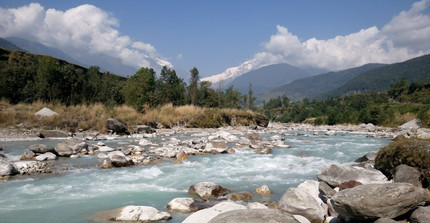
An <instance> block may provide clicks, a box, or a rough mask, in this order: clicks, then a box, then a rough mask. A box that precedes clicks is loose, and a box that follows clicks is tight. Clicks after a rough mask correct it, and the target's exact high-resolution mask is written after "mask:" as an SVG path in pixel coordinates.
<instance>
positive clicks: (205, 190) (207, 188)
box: [188, 182, 230, 199]
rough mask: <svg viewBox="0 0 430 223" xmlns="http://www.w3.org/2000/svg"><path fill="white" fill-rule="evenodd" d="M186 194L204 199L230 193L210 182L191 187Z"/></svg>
mask: <svg viewBox="0 0 430 223" xmlns="http://www.w3.org/2000/svg"><path fill="white" fill-rule="evenodd" d="M188 193H189V194H192V195H197V196H199V197H201V198H203V199H206V198H217V197H221V196H225V195H227V194H228V193H230V190H229V189H227V188H224V187H221V186H220V185H218V184H215V183H212V182H200V183H198V184H196V185H192V186H191V187H190V188H189V189H188Z"/></svg>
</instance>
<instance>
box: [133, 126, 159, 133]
mask: <svg viewBox="0 0 430 223" xmlns="http://www.w3.org/2000/svg"><path fill="white" fill-rule="evenodd" d="M154 132H155V130H154V129H152V128H151V126H147V125H137V126H135V127H133V133H138V134H151V133H154Z"/></svg>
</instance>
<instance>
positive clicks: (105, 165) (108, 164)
mask: <svg viewBox="0 0 430 223" xmlns="http://www.w3.org/2000/svg"><path fill="white" fill-rule="evenodd" d="M106 157H107V156H106ZM100 167H101V168H102V169H110V168H113V167H114V166H113V164H112V162H111V161H110V159H109V158H107V159H104V160H103V162H102V164H101V165H100Z"/></svg>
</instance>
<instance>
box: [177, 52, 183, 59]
mask: <svg viewBox="0 0 430 223" xmlns="http://www.w3.org/2000/svg"><path fill="white" fill-rule="evenodd" d="M176 59H177V60H182V59H184V56H183V55H182V53H180V54H178V56H176Z"/></svg>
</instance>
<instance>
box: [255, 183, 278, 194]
mask: <svg viewBox="0 0 430 223" xmlns="http://www.w3.org/2000/svg"><path fill="white" fill-rule="evenodd" d="M254 192H255V193H257V194H261V195H270V194H273V191H272V190H271V189H270V188H269V187H268V186H267V185H262V186H261V187H259V188H256V189H255V190H254Z"/></svg>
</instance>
